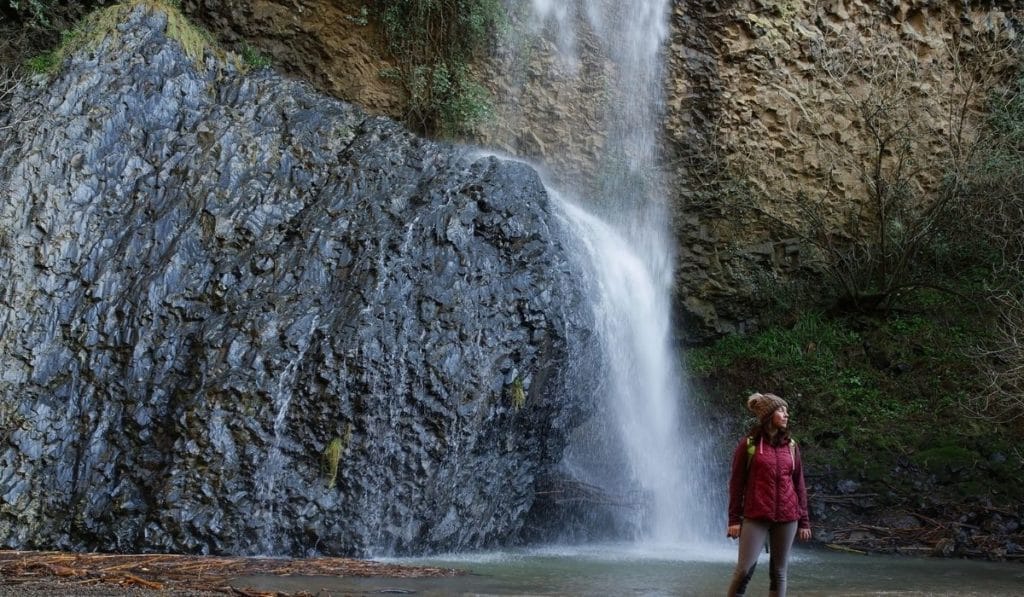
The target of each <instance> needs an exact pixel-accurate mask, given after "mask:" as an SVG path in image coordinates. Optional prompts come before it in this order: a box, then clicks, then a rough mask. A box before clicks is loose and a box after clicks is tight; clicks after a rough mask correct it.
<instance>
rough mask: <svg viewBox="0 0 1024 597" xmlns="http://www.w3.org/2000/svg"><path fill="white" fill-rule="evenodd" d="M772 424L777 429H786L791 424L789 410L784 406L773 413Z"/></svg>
mask: <svg viewBox="0 0 1024 597" xmlns="http://www.w3.org/2000/svg"><path fill="white" fill-rule="evenodd" d="M772 426H774V427H775V428H776V429H785V428H786V427H787V426H789V410H787V409H786V408H785V407H782V408H780V409H778V410H776V411H775V412H773V413H772Z"/></svg>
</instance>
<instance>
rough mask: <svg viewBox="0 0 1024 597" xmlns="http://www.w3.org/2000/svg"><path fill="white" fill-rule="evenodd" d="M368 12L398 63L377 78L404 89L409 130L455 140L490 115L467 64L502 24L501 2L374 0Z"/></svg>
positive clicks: (483, 95) (484, 98)
mask: <svg viewBox="0 0 1024 597" xmlns="http://www.w3.org/2000/svg"><path fill="white" fill-rule="evenodd" d="M372 14H373V16H374V17H375V18H376V19H377V21H378V22H379V23H380V27H381V29H382V31H383V33H384V37H385V39H386V40H387V44H388V49H389V51H390V52H391V54H392V56H393V58H394V60H395V61H396V65H397V66H396V68H395V69H394V70H389V71H387V72H383V73H381V74H382V76H385V77H389V78H393V79H395V80H397V81H399V82H400V83H401V84H402V85H403V87H404V88H405V90H406V93H407V94H408V100H409V104H408V111H407V114H406V121H407V123H408V124H409V125H410V126H412V127H414V128H416V129H418V130H420V131H422V132H424V133H427V134H440V135H444V136H449V137H454V136H459V135H463V134H468V133H471V132H472V131H473V130H474V129H475V128H476V127H477V126H478V125H480V124H481V123H483V122H485V121H486V120H487V119H489V118H490V117H491V115H492V109H491V105H490V101H489V97H488V93H487V91H486V90H485V89H484V88H483V87H482V86H481V85H480V84H479V83H477V82H476V81H475V80H474V78H473V75H472V73H471V71H470V68H469V64H470V63H471V62H472V59H473V58H474V57H476V56H478V55H479V54H480V53H481V52H483V51H484V50H485V49H487V47H488V44H489V43H490V41H491V39H492V37H493V35H494V34H495V31H496V30H497V29H498V28H499V27H500V25H501V24H502V23H503V22H504V16H505V13H504V8H503V6H502V3H501V2H500V0H387V1H385V0H377V1H376V2H374V4H373V6H372Z"/></svg>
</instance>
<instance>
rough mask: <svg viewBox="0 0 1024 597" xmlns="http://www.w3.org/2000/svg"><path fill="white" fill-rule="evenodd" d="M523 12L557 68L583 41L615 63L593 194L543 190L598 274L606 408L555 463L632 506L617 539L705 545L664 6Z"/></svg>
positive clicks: (575, 57)
mask: <svg viewBox="0 0 1024 597" xmlns="http://www.w3.org/2000/svg"><path fill="white" fill-rule="evenodd" d="M531 6H532V9H533V10H532V14H531V15H530V16H529V17H528V20H529V22H530V23H531V24H532V29H533V32H534V34H535V35H542V36H547V37H549V38H551V39H552V43H553V44H554V45H555V46H556V47H557V48H558V60H557V66H558V67H560V68H562V69H568V70H569V71H575V70H577V69H579V68H580V65H581V63H582V61H583V60H584V57H583V56H582V55H581V54H580V48H581V47H582V45H583V44H582V43H581V42H580V40H581V38H582V37H583V36H584V35H586V36H587V40H588V47H589V48H590V50H589V51H591V52H594V51H595V50H596V52H597V53H598V54H599V55H600V56H601V57H602V58H603V59H604V60H607V61H609V62H610V63H611V65H612V69H611V71H610V73H611V74H610V76H609V77H607V82H606V83H605V88H604V89H602V90H601V93H600V96H601V97H603V98H605V101H606V103H607V105H606V107H605V110H604V116H603V123H602V124H601V125H600V126H598V127H597V128H599V129H601V132H602V136H603V138H604V143H603V146H602V147H601V148H600V149H598V150H597V151H596V155H595V156H594V157H592V158H591V159H592V160H593V162H594V163H596V167H597V169H598V170H599V171H600V174H599V177H598V178H599V180H600V182H599V184H592V183H591V182H590V181H589V180H586V179H587V178H588V175H585V174H575V175H574V174H569V175H568V176H567V177H565V178H567V180H564V183H563V184H564V185H565V187H566V188H571V189H575V190H576V191H575V193H576V194H575V196H574V195H573V194H570V193H569V192H566V191H563V190H560V189H558V188H549V193H550V194H551V195H552V196H553V197H554V198H555V199H556V202H557V203H558V204H559V205H560V207H561V212H562V214H563V216H564V218H565V219H566V221H567V223H568V225H569V228H570V230H572V232H573V233H574V234H575V236H576V237H577V238H578V240H579V246H580V247H581V251H580V252H581V255H580V258H581V259H582V260H583V261H584V262H585V263H587V264H588V266H589V267H587V268H586V269H589V270H590V271H592V272H593V273H594V279H593V280H590V281H589V284H590V289H591V300H592V302H593V308H594V314H595V320H596V322H597V325H598V330H597V331H598V333H599V336H600V339H601V347H600V349H601V350H602V352H603V355H604V358H605V362H606V366H605V372H606V375H607V378H606V379H605V380H604V384H603V387H602V390H603V393H604V394H605V397H606V400H607V402H606V404H605V405H604V411H603V412H602V414H600V415H598V416H597V417H595V419H594V420H593V421H591V422H590V423H589V424H588V425H585V426H584V427H583V428H582V429H581V430H580V432H579V433H577V435H576V437H575V438H574V440H573V442H572V445H571V446H570V448H569V450H568V451H567V454H566V456H565V460H564V462H563V466H564V468H565V469H566V471H568V473H569V474H570V475H571V476H572V477H574V478H576V479H577V480H579V481H582V482H584V483H586V484H588V485H591V486H594V487H597V488H600V490H601V491H602V492H604V493H607V494H609V495H612V496H621V499H623V501H627V502H632V503H635V504H638V505H637V506H636V507H633V508H627V509H624V510H623V511H622V512H620V517H624V518H626V520H624V521H623V524H621V525H620V526H621V528H622V529H625V531H624V532H626V533H628V534H629V535H630V536H629V537H623V538H624V539H631V540H636V541H640V542H644V543H652V544H677V543H681V542H687V543H690V544H692V543H695V542H704V541H707V540H708V539H709V537H710V533H711V529H712V528H713V526H714V524H713V523H712V520H713V519H715V517H714V514H713V512H714V508H715V506H714V505H713V504H711V503H709V501H710V500H711V499H713V498H714V496H713V494H714V492H713V491H710V490H709V488H710V487H714V486H715V484H714V483H712V482H711V481H710V480H709V478H708V474H706V469H707V465H706V455H705V453H704V452H705V446H704V445H703V444H702V441H703V438H706V437H707V434H703V433H698V430H697V429H694V428H693V427H694V426H695V425H696V421H695V420H694V418H691V417H689V416H684V415H690V414H691V413H689V410H690V409H691V408H692V407H691V406H690V404H689V402H690V400H689V395H688V392H686V391H685V388H684V385H683V384H682V382H681V375H680V372H679V369H678V367H679V365H678V362H679V358H678V355H677V354H676V352H675V351H674V350H673V342H672V333H671V330H672V321H671V293H672V279H673V265H674V251H673V242H672V237H671V231H670V230H669V221H670V217H669V209H668V207H667V201H666V197H665V192H664V188H665V184H664V181H663V176H662V174H661V172H660V164H659V157H658V138H659V137H660V133H661V131H660V126H661V122H662V118H661V116H662V104H663V102H662V86H663V81H662V67H661V64H662V58H663V57H662V48H663V46H664V41H665V38H666V35H667V32H668V26H667V23H666V20H667V18H668V11H669V2H668V0H633V1H630V2H604V1H592V2H583V3H575V2H559V1H556V0H532V4H531ZM595 46H596V48H595ZM583 83H584V84H586V85H592V84H593V81H583ZM581 95H583V96H584V101H587V100H588V99H590V100H591V101H593V98H587V97H586V95H585V93H583V94H581ZM579 150H580V151H584V150H585V151H591V152H593V151H594V150H595V148H592V147H583V148H579ZM683 437H686V438H687V440H686V442H685V444H684V442H683V440H682V438H683ZM697 438H701V439H697ZM719 509H720V508H719Z"/></svg>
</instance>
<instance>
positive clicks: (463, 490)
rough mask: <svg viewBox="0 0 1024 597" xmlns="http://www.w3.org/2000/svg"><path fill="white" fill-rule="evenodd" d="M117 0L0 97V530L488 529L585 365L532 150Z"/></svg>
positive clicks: (419, 537) (286, 540)
mask: <svg viewBox="0 0 1024 597" xmlns="http://www.w3.org/2000/svg"><path fill="white" fill-rule="evenodd" d="M129 6H130V7H133V8H130V9H122V8H113V9H110V10H112V11H121V12H118V13H113V14H116V15H118V16H119V19H120V20H118V21H116V22H117V25H116V27H115V28H114V29H112V30H110V31H108V32H101V34H100V35H98V36H97V38H96V42H97V44H96V45H95V46H91V47H90V46H87V47H86V48H85V49H83V50H82V51H80V52H78V53H76V54H75V55H73V56H72V57H71V58H70V59H69V60H68V61H67V62H66V63H65V64H64V65H63V66H62V67H61V69H60V71H59V73H58V74H57V75H56V76H55V77H54V78H53V79H52V80H48V81H44V80H36V81H35V82H34V83H33V84H32V85H30V86H28V87H26V88H22V89H20V90H19V91H18V93H17V94H16V96H15V97H14V99H13V102H12V107H11V109H10V111H9V112H8V113H7V114H6V115H4V116H3V120H2V121H0V147H2V148H3V149H2V151H0V187H2V188H3V191H4V192H3V194H2V198H0V235H2V236H0V244H2V246H3V251H2V253H0V288H3V291H2V301H3V311H2V316H0V370H2V378H0V422H2V428H3V430H4V432H3V433H4V441H3V443H2V444H0V466H2V478H0V544H2V545H3V546H5V547H13V548H71V549H77V550H82V549H100V550H114V551H186V552H200V553H245V554H251V553H276V554H295V555H300V554H305V553H312V552H322V553H354V554H365V553H371V552H372V553H381V552H393V553H402V552H409V551H416V552H423V551H430V550H440V549H466V548H473V547H479V546H484V545H488V544H490V543H492V542H494V541H496V540H498V539H500V540H501V541H502V542H503V543H507V542H508V541H509V540H510V538H514V537H515V535H516V533H517V532H518V530H519V529H520V526H521V525H522V521H523V519H524V516H525V515H526V513H527V511H528V510H529V509H530V507H531V505H532V503H533V497H534V496H533V482H534V479H535V478H537V477H538V476H540V475H542V474H543V473H544V472H545V471H546V470H547V469H548V467H549V466H550V465H551V464H552V463H554V462H556V461H557V460H558V458H559V457H560V454H561V450H562V447H563V445H564V441H565V437H566V435H567V434H568V432H569V431H570V430H571V429H572V428H573V427H574V426H575V425H576V424H577V422H578V421H579V419H580V417H581V415H582V414H584V413H585V412H586V411H587V409H588V408H589V405H588V403H587V401H586V400H585V397H586V396H588V395H589V393H590V392H589V391H588V388H589V384H590V383H591V380H592V379H594V378H595V376H594V371H593V370H592V369H591V368H589V366H588V364H587V363H586V362H583V361H581V360H579V359H578V354H577V352H576V349H577V348H578V347H579V346H580V345H581V344H582V343H585V342H586V341H587V337H586V334H587V332H586V330H588V329H590V328H591V327H592V323H591V321H590V320H589V317H590V315H589V313H590V311H589V308H588V307H587V305H586V304H585V301H584V298H583V296H582V290H581V288H580V287H579V286H578V285H577V284H578V282H577V281H578V280H580V279H581V275H580V272H579V271H578V270H577V269H576V267H577V266H575V265H574V264H573V262H572V261H571V260H570V259H569V257H567V255H568V253H567V245H568V244H569V243H571V242H572V241H571V239H568V238H566V236H565V232H564V231H563V229H562V227H561V225H560V220H559V219H558V218H557V217H555V213H554V212H555V208H554V207H553V205H552V203H551V201H550V200H549V198H548V196H547V195H546V193H545V191H544V188H543V187H542V185H541V183H540V181H539V179H538V177H537V175H536V173H535V172H534V171H533V170H532V169H530V168H529V167H527V166H524V165H522V164H518V163H514V162H508V161H502V160H498V159H495V158H490V157H480V156H474V155H471V154H468V153H466V151H465V150H460V149H458V148H455V147H451V146H447V145H444V144H438V143H434V142H430V141H426V140H423V139H419V138H416V137H414V136H412V135H410V134H409V133H407V132H405V131H404V130H402V129H401V128H400V127H399V126H398V125H396V124H395V123H393V122H391V121H389V120H387V119H384V118H378V117H371V116H368V115H367V114H365V113H363V112H362V111H361V110H359V109H358V108H355V107H353V106H351V105H349V104H346V103H343V102H340V101H337V100H334V99H331V98H328V97H326V96H324V95H322V94H320V93H318V92H316V91H314V90H312V89H311V88H310V87H309V86H308V85H307V84H304V83H300V82H296V81H292V80H288V79H285V78H282V77H281V76H278V75H275V74H272V73H270V72H269V71H260V72H256V73H249V74H246V73H243V72H240V71H239V70H238V69H237V68H236V67H234V66H232V64H231V63H230V62H224V61H219V60H217V59H215V58H214V57H213V56H212V55H211V54H210V53H209V52H207V53H205V54H202V52H200V53H199V54H198V55H197V56H201V57H200V58H196V59H193V58H190V57H189V55H188V54H186V52H185V51H184V50H183V48H182V46H181V45H180V44H179V43H178V41H175V40H174V39H171V38H170V37H169V36H171V35H172V33H173V31H180V28H181V23H180V22H179V20H180V16H175V15H172V16H171V17H170V18H169V17H168V13H167V12H165V11H163V10H160V9H159V6H158V3H153V2H135V3H131V4H130V5H129ZM154 7H156V8H154ZM169 23H170V24H171V25H172V26H170V27H169ZM498 479H500V480H501V481H500V482H496V481H495V480H498Z"/></svg>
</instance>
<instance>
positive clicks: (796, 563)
mask: <svg viewBox="0 0 1024 597" xmlns="http://www.w3.org/2000/svg"><path fill="white" fill-rule="evenodd" d="M734 557H735V553H734V551H733V548H732V547H731V546H730V545H728V544H725V543H723V544H722V546H721V548H720V549H718V548H710V549H701V550H699V551H696V550H687V549H686V548H682V547H673V546H663V547H645V548H638V547H636V546H634V545H621V546H619V545H605V546H581V547H565V548H559V547H548V548H542V549H531V550H522V551H502V552H487V553H477V554H458V555H450V556H438V557H435V558H430V559H400V560H390V561H392V562H397V563H407V564H422V565H431V566H445V567H454V568H461V569H464V570H468V571H469V574H468V575H466V576H461V577H455V578H440V579H408V580H407V579H387V578H369V579H348V578H327V577H291V578H266V577H249V578H243V579H236V580H235V581H234V582H233V583H232V584H233V586H236V587H243V586H245V587H252V588H258V589H263V590H278V591H288V592H298V591H308V592H310V593H313V594H317V593H318V592H319V593H320V594H321V595H339V594H344V595H382V594H415V595H423V596H440V595H538V596H540V595H543V596H569V595H594V596H597V595H601V596H604V595H640V596H666V597H675V596H705V595H721V594H724V592H725V588H726V585H727V580H728V577H729V573H730V571H731V569H732V565H733V558H734ZM767 574H768V572H767V555H766V554H765V555H762V561H761V563H760V564H759V565H758V569H757V572H756V573H755V576H754V580H753V581H752V585H751V594H753V595H762V594H767V592H768V578H767ZM789 582H790V584H789V592H790V593H791V594H793V595H800V596H802V597H807V596H811V597H818V596H820V597H824V596H830V597H833V596H855V595H857V596H860V595H898V596H901V597H907V596H923V595H976V596H981V595H985V596H994V597H1003V596H1006V597H1009V596H1011V595H1014V596H1019V595H1022V594H1024V565H1021V564H1019V563H994V562H970V561H962V560H938V559H918V558H908V557H899V556H858V555H851V554H836V553H833V552H828V551H821V550H813V549H806V548H805V549H797V550H796V553H795V554H794V559H793V560H792V561H791V564H790V573H789Z"/></svg>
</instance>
